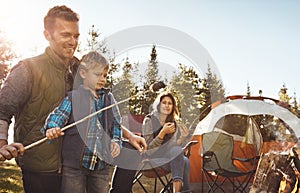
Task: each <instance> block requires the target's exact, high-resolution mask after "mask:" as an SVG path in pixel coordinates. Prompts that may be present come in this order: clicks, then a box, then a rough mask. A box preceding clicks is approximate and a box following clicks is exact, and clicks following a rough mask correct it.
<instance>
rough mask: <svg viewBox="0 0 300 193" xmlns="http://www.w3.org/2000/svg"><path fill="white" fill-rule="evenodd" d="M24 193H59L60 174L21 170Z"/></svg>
mask: <svg viewBox="0 0 300 193" xmlns="http://www.w3.org/2000/svg"><path fill="white" fill-rule="evenodd" d="M22 179H23V187H24V191H25V193H59V192H60V185H61V174H59V173H58V172H57V171H56V172H31V171H27V170H25V169H22Z"/></svg>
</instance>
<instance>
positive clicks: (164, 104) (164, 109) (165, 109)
mask: <svg viewBox="0 0 300 193" xmlns="http://www.w3.org/2000/svg"><path fill="white" fill-rule="evenodd" d="M172 110H173V101H172V99H171V98H170V97H168V96H165V97H163V98H162V100H161V102H160V105H159V111H160V113H161V114H164V115H169V114H171V113H172Z"/></svg>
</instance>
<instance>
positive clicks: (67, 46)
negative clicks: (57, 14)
mask: <svg viewBox="0 0 300 193" xmlns="http://www.w3.org/2000/svg"><path fill="white" fill-rule="evenodd" d="M44 34H45V37H46V39H47V40H48V41H49V44H50V48H51V49H52V51H54V53H56V54H57V55H58V56H59V57H60V58H61V59H62V60H64V61H65V62H66V63H67V62H68V61H69V59H70V58H72V57H73V55H74V52H75V50H76V48H77V45H78V38H79V27H78V22H70V21H66V20H63V19H59V18H56V22H55V25H54V27H53V29H51V30H49V31H47V30H45V32H44Z"/></svg>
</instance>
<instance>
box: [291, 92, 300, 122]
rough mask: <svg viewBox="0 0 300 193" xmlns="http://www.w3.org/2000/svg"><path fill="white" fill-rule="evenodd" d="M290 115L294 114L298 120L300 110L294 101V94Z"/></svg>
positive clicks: (295, 100)
mask: <svg viewBox="0 0 300 193" xmlns="http://www.w3.org/2000/svg"><path fill="white" fill-rule="evenodd" d="M291 111H292V113H294V114H295V115H296V116H297V117H299V118H300V109H299V105H298V103H297V99H296V93H294V97H293V102H292V108H291Z"/></svg>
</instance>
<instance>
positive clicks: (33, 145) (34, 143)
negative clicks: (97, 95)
mask: <svg viewBox="0 0 300 193" xmlns="http://www.w3.org/2000/svg"><path fill="white" fill-rule="evenodd" d="M147 92H150V90H147V91H143V92H140V93H137V94H136V95H133V96H131V97H129V98H127V99H124V100H121V101H119V102H117V103H114V104H111V105H109V106H107V107H104V108H102V109H100V110H98V111H96V112H94V113H91V114H89V115H87V116H86V117H84V118H82V119H80V120H78V121H76V122H74V123H72V124H70V125H67V126H65V127H63V128H62V129H61V131H65V130H67V129H69V128H71V127H73V126H75V125H77V124H79V123H82V122H84V121H85V120H87V119H89V118H91V117H93V116H95V115H97V114H98V113H101V112H102V111H105V110H107V109H110V108H112V107H114V106H117V105H119V104H121V103H124V102H126V101H129V100H130V99H131V98H133V97H136V96H138V95H142V94H146V93H147ZM45 141H47V137H44V138H42V139H40V140H38V141H36V142H33V143H32V144H30V145H27V146H25V147H24V149H25V150H28V149H30V148H32V147H35V146H37V145H39V144H41V143H44V142H45Z"/></svg>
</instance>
